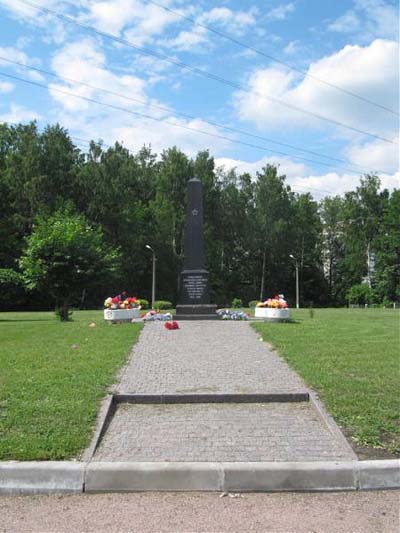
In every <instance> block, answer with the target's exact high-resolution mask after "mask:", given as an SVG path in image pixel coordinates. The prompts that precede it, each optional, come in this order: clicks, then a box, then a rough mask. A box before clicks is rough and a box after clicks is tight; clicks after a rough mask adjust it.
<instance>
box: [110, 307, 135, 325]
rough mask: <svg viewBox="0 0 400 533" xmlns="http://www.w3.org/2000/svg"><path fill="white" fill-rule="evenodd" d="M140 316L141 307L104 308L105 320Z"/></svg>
mask: <svg viewBox="0 0 400 533" xmlns="http://www.w3.org/2000/svg"><path fill="white" fill-rule="evenodd" d="M133 318H139V309H138V308H136V309H104V320H112V321H116V322H120V321H121V320H132V319H133Z"/></svg>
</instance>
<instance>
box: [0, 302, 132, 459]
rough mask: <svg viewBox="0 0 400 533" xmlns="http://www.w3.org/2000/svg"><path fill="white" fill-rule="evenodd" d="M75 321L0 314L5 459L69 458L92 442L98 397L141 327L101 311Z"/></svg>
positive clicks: (0, 448) (0, 434) (0, 454)
mask: <svg viewBox="0 0 400 533" xmlns="http://www.w3.org/2000/svg"><path fill="white" fill-rule="evenodd" d="M72 318H73V321H72V322H64V323H62V322H59V321H58V320H57V319H56V318H55V316H54V313H40V312H37V313H25V312H23V313H0V369H1V371H0V459H1V460H10V459H20V460H28V459H30V460H50V459H68V458H72V457H77V456H78V455H79V453H80V452H81V451H82V450H83V449H84V448H85V447H86V446H87V445H88V444H89V442H90V438H91V435H92V432H93V428H94V424H95V420H96V414H97V409H98V405H99V401H100V399H101V398H102V397H103V396H104V395H105V393H106V390H107V387H108V386H110V385H111V384H112V383H113V381H114V380H115V374H116V371H117V369H118V368H119V367H120V366H121V365H122V364H123V363H124V361H125V360H126V358H127V355H128V353H129V349H130V347H131V346H132V344H133V343H134V342H135V341H136V339H137V337H138V335H139V332H140V329H141V325H140V324H130V323H128V324H120V325H110V324H108V323H105V321H104V320H103V317H102V311H78V312H75V313H74V314H73V316H72ZM91 322H95V323H96V327H94V328H89V324H90V323H91Z"/></svg>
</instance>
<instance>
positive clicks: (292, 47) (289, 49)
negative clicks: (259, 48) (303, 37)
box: [283, 41, 299, 55]
mask: <svg viewBox="0 0 400 533" xmlns="http://www.w3.org/2000/svg"><path fill="white" fill-rule="evenodd" d="M298 49H299V41H290V43H288V44H287V45H286V46H285V48H284V49H283V52H284V53H285V54H287V55H292V54H295V53H296V52H297V51H298Z"/></svg>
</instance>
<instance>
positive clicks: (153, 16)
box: [79, 0, 178, 44]
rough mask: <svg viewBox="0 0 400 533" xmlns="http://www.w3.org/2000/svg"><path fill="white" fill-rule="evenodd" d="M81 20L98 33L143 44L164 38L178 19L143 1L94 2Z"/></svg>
mask: <svg viewBox="0 0 400 533" xmlns="http://www.w3.org/2000/svg"><path fill="white" fill-rule="evenodd" d="M79 18H80V20H81V21H83V22H85V23H88V24H91V25H94V26H95V27H96V28H97V29H99V30H101V31H104V32H107V33H111V34H113V35H118V36H121V35H122V36H123V37H124V38H126V39H128V40H132V41H134V42H135V43H136V44H143V43H145V42H148V41H150V40H152V39H153V38H154V37H155V36H159V35H161V34H162V33H163V32H164V30H165V29H166V28H167V27H168V26H169V25H171V24H173V23H174V22H175V21H176V20H178V17H177V16H176V15H174V14H172V13H169V12H167V11H165V10H164V9H162V8H160V7H158V6H155V5H153V4H149V3H147V2H143V1H142V0H108V1H103V2H91V3H90V5H89V9H88V10H87V11H86V12H81V13H80V16H79Z"/></svg>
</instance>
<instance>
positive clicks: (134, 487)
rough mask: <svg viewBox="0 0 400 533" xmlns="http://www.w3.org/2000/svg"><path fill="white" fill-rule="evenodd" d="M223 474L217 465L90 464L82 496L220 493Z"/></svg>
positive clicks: (165, 463)
mask: <svg viewBox="0 0 400 533" xmlns="http://www.w3.org/2000/svg"><path fill="white" fill-rule="evenodd" d="M222 487H223V470H222V468H221V466H220V465H219V464H217V463H176V462H174V463H167V462H164V463H160V462H158V463H145V462H140V463H137V462H123V463H122V462H113V463H108V462H101V463H96V462H92V463H90V464H89V466H88V468H87V471H86V480H85V492H113V491H118V492H123V491H221V490H222Z"/></svg>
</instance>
